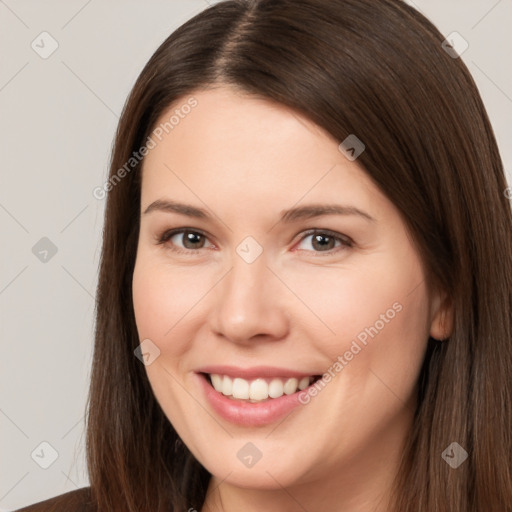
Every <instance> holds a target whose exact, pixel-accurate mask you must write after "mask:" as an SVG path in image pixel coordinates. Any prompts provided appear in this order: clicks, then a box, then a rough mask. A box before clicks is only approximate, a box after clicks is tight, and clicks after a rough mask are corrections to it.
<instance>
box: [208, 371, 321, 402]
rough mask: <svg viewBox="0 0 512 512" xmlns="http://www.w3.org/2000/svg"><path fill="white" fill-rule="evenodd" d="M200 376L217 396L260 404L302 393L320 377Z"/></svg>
mask: <svg viewBox="0 0 512 512" xmlns="http://www.w3.org/2000/svg"><path fill="white" fill-rule="evenodd" d="M200 375H201V376H202V377H203V378H204V379H205V380H206V381H207V383H208V384H209V385H210V386H211V387H212V388H213V389H214V390H215V391H216V392H217V393H218V394H219V395H223V396H224V397H226V398H228V399H230V400H233V401H240V402H247V403H254V404H255V403H261V402H270V401H272V400H275V399H277V398H280V397H282V396H283V395H293V394H295V393H297V392H298V391H302V390H304V389H306V388H308V387H309V386H311V385H312V384H314V383H315V382H316V381H318V380H319V379H320V378H321V377H322V376H321V375H310V376H307V375H306V376H297V377H263V376H261V377H256V378H253V379H244V378H242V377H232V376H229V375H223V374H219V373H204V372H200Z"/></svg>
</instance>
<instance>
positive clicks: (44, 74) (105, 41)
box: [0, 0, 512, 511]
mask: <svg viewBox="0 0 512 512" xmlns="http://www.w3.org/2000/svg"><path fill="white" fill-rule="evenodd" d="M408 3H410V4H411V5H414V6H415V7H416V8H418V9H419V10H420V11H421V12H423V14H425V15H426V16H427V17H428V18H429V19H431V20H432V21H433V22H434V24H436V25H437V27H438V28H439V29H440V30H441V32H443V34H445V35H448V34H450V33H451V32H453V31H457V32H459V33H460V34H461V35H462V36H463V37H464V39H466V40H467V41H468V43H469V48H468V49H467V51H465V52H464V53H463V55H462V58H463V60H464V61H465V62H466V64H467V65H468V67H469V69H470V71H471V73H472V74H473V76H474V78H475V80H476V82H477V84H478V87H479V89H480V92H481V94H482V97H483V100H484V102H485V104H486V107H487V109H488V112H489V116H490V118H491V121H492V123H493V126H494V129H495V132H496V135H497V138H498V144H499V146H500V149H501V152H502V157H503V160H504V164H505V168H506V169H507V171H508V179H509V183H512V179H511V170H512V165H511V163H512V145H511V144H510V141H511V133H510V131H511V127H510V115H511V112H512V73H511V69H510V66H505V65H504V61H505V60H507V61H508V59H509V57H510V54H511V53H512V52H511V50H512V32H511V31H510V30H509V27H510V24H511V21H512V0H499V1H497V0H473V1H463V0H459V1H456V0H452V1H441V0H435V1H432V0H415V1H414V2H413V1H409V2H408ZM207 5H208V2H206V0H166V1H155V0H152V1H151V2H146V3H143V2H142V1H134V0H130V1H127V0H122V1H121V0H108V1H107V0H104V1H99V0H89V1H87V0H71V1H69V0H68V1H66V2H64V1H57V0H50V1H45V2H42V1H39V2H37V1H35V0H34V1H24V0H5V1H3V0H0V48H1V53H0V112H1V117H0V140H1V148H2V161H1V180H2V181H1V186H0V223H1V224H0V226H1V236H2V239H1V241H2V251H1V265H0V321H1V323H0V326H1V327H0V329H1V332H0V334H1V340H2V357H1V358H0V390H1V395H0V431H1V433H2V435H1V439H0V450H1V451H0V460H1V467H0V510H2V511H6V510H12V509H14V508H17V507H20V506H22V505H27V504H30V503H33V502H35V501H39V500H42V499H46V498H49V497H51V496H55V495H57V494H61V493H63V492H66V491H70V490H73V489H76V488H77V487H83V486H85V485H87V484H88V478H87V474H86V470H85V458H84V410H85V400H86V395H87V387H88V381H89V376H90V366H91V356H92V340H93V336H92V334H93V310H94V291H95V287H96V282H97V267H98V261H99V251H100V247H101V229H102V220H103V209H104V200H98V199H95V198H94V197H93V195H92V191H93V189H94V188H95V187H97V186H100V185H102V184H103V182H104V181H105V178H106V176H107V167H108V159H109V155H110V149H111V143H112V140H113V136H114V131H115V128H116V124H117V121H118V117H119V114H120V112H121V109H122V106H123V104H124V101H125V99H126V96H127V94H128V93H129V91H130V88H131V87H132V85H133V83H134V81H135V79H136V77H137V75H138V73H139V72H140V71H141V69H142V67H143V66H144V64H145V63H146V61H147V60H148V59H149V57H150V56H151V54H152V53H153V52H154V50H155V49H156V48H157V47H158V45H159V44H160V43H161V42H162V41H163V40H164V39H165V38H166V37H167V36H168V35H169V34H170V33H171V32H172V31H173V30H174V29H175V28H177V27H178V26H179V25H181V24H182V23H183V22H184V21H186V20H187V19H188V18H190V17H191V16H193V15H194V14H196V13H198V12H200V11H201V10H202V9H204V8H205V7H207ZM43 31H47V32H48V33H49V34H51V37H52V38H53V39H54V40H56V41H57V42H58V48H57V50H56V51H55V52H54V53H53V54H52V55H50V56H49V57H48V58H46V59H43V58H42V57H41V56H40V54H39V53H36V51H35V50H34V49H33V48H32V46H31V45H32V42H33V41H34V45H35V47H36V48H37V50H38V51H39V52H43V51H48V50H49V49H51V44H52V41H51V40H50V39H49V38H48V36H40V34H41V33H42V32H43ZM41 39H43V41H41ZM404 51H406V49H404ZM507 55H508V57H507ZM446 86H447V87H450V84H446ZM44 237H46V238H47V239H49V240H50V241H51V242H48V240H42V241H41V239H42V238H44ZM34 246H35V248H34ZM52 247H54V248H56V250H57V252H56V253H55V254H53V253H52ZM45 251H47V252H45ZM53 251H55V249H53ZM42 442H45V443H49V445H51V448H50V447H49V446H48V445H46V444H44V445H41V443H42ZM53 450H55V452H56V453H57V454H58V457H57V458H56V460H55V461H54V462H53V463H52V464H51V465H50V466H49V467H48V468H47V469H43V467H41V466H45V465H48V464H50V463H51V462H52V455H53V454H54V452H53Z"/></svg>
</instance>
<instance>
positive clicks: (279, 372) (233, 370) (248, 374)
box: [195, 365, 318, 380]
mask: <svg viewBox="0 0 512 512" xmlns="http://www.w3.org/2000/svg"><path fill="white" fill-rule="evenodd" d="M195 371H196V372H197V373H209V374H217V375H227V376H229V377H232V378H236V377H239V378H241V379H245V380H251V379H256V378H258V377H267V378H272V377H290V378H291V377H297V378H301V377H310V376H312V375H318V374H315V373H311V372H301V371H296V370H290V369H289V368H278V367H276V366H253V367H251V368H239V367H237V366H228V365H209V366H203V367H201V368H198V369H196V370H195Z"/></svg>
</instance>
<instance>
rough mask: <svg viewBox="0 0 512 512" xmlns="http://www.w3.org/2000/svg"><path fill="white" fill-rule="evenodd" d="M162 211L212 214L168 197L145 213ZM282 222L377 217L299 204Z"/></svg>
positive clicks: (328, 206) (336, 206)
mask: <svg viewBox="0 0 512 512" xmlns="http://www.w3.org/2000/svg"><path fill="white" fill-rule="evenodd" d="M154 211H161V212H167V213H179V214H181V215H186V216H187V217H194V218H196V219H210V218H211V216H210V215H209V214H208V212H207V211H206V210H203V209H202V208H198V207H196V206H192V205H190V204H184V203H179V202H177V201H170V200H167V199H158V200H156V201H154V202H153V203H151V204H150V205H149V206H148V207H147V208H146V209H145V210H144V215H146V214H148V213H151V212H154ZM280 213H281V219H280V222H284V223H292V222H295V221H297V220H304V219H313V218H316V217H321V216H322V215H356V216H359V217H362V218H364V219H366V220H368V221H371V222H375V218H374V217H372V216H371V215H370V214H368V213H366V212H364V211H363V210H360V209H359V208H356V207H355V206H349V205H339V204H310V205H307V206H299V207H295V208H290V209H289V210H282V211H281V212H280Z"/></svg>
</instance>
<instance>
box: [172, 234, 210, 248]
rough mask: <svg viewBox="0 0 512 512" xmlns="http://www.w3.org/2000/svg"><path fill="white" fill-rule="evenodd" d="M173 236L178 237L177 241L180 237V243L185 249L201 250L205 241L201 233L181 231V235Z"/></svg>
mask: <svg viewBox="0 0 512 512" xmlns="http://www.w3.org/2000/svg"><path fill="white" fill-rule="evenodd" d="M174 236H175V237H178V239H179V237H181V242H182V244H183V247H185V249H201V248H202V247H204V241H205V240H204V236H203V235H201V233H196V232H195V231H183V232H182V233H177V234H176V235H174ZM171 238H174V237H171Z"/></svg>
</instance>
